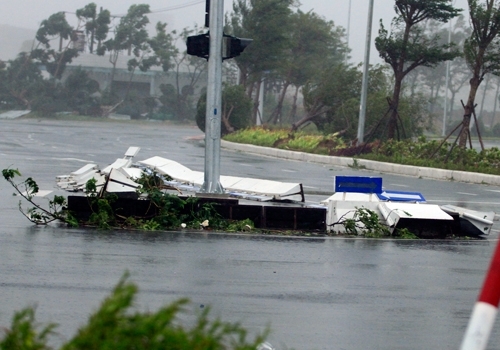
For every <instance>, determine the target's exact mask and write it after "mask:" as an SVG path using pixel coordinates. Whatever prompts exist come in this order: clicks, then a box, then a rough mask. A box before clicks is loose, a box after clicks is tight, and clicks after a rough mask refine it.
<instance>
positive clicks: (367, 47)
mask: <svg viewBox="0 0 500 350" xmlns="http://www.w3.org/2000/svg"><path fill="white" fill-rule="evenodd" d="M372 20H373V0H370V7H369V9H368V24H367V26H366V42H365V61H364V64H363V85H362V86H361V102H360V105H359V123H358V143H363V142H364V140H363V138H364V136H365V135H364V134H365V118H366V97H367V94H368V68H369V67H370V46H371V41H372Z"/></svg>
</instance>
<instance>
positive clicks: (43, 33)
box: [31, 12, 78, 79]
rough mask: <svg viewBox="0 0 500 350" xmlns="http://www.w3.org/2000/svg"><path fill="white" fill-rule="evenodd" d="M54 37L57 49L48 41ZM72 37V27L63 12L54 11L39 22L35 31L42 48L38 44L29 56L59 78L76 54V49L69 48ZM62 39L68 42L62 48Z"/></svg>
mask: <svg viewBox="0 0 500 350" xmlns="http://www.w3.org/2000/svg"><path fill="white" fill-rule="evenodd" d="M54 39H59V50H54V49H52V48H51V45H50V42H51V41H52V40H54ZM73 39H74V38H73V27H71V26H70V25H69V24H68V22H67V21H66V16H65V14H64V12H58V13H55V14H53V15H51V16H50V17H49V18H48V19H45V20H43V21H42V23H41V24H40V28H38V31H37V32H36V40H38V42H39V43H40V45H41V46H42V48H40V47H39V46H40V45H38V46H37V48H35V49H34V50H32V52H31V57H32V58H34V59H36V60H38V61H40V62H41V63H42V64H43V65H45V68H46V69H47V72H49V73H50V75H51V76H52V77H54V78H55V79H61V76H62V74H63V72H64V69H65V68H66V65H67V64H68V63H71V61H72V60H73V58H75V57H76V56H78V50H77V49H74V48H71V43H72V41H73ZM64 40H67V41H68V42H67V45H66V46H65V47H64V48H63V42H64Z"/></svg>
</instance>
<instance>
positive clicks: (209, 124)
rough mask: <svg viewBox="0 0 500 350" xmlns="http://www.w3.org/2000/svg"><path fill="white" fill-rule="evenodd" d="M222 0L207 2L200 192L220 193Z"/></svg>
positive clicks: (222, 190)
mask: <svg viewBox="0 0 500 350" xmlns="http://www.w3.org/2000/svg"><path fill="white" fill-rule="evenodd" d="M223 18H224V0H211V1H210V27H209V30H210V53H209V57H208V88H207V109H206V117H205V177H204V183H203V186H202V187H201V189H200V191H201V192H205V193H223V192H224V189H223V188H222V185H221V184H220V137H221V136H220V128H221V111H222V108H221V105H222V35H223V33H222V29H223V28H222V21H223Z"/></svg>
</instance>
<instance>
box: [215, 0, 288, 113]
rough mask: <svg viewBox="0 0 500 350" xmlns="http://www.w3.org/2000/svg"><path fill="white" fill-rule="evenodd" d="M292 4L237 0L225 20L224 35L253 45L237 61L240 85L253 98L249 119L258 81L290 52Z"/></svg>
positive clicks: (256, 100)
mask: <svg viewBox="0 0 500 350" xmlns="http://www.w3.org/2000/svg"><path fill="white" fill-rule="evenodd" d="M292 4H293V0H236V1H235V2H234V3H233V12H232V13H231V14H230V15H229V16H228V18H227V19H226V23H227V25H226V27H225V32H226V33H227V34H231V35H234V36H237V37H241V38H251V39H252V40H253V42H252V44H251V45H250V46H248V47H247V48H246V49H245V51H244V52H243V53H242V54H241V55H240V56H238V57H236V59H235V60H236V64H237V65H238V68H239V70H240V84H242V85H243V86H244V87H245V89H246V91H247V94H248V95H249V96H252V93H253V95H254V96H255V98H254V106H253V113H252V119H253V120H255V118H256V115H257V108H258V104H259V92H260V86H261V81H262V78H263V75H264V73H265V72H271V73H272V72H273V71H275V70H277V69H278V68H279V67H280V66H281V63H282V62H283V59H284V55H286V54H288V52H287V50H288V49H289V48H290V44H291V42H290V32H291V24H292V21H291V14H292V11H291V9H290V6H291V5H292Z"/></svg>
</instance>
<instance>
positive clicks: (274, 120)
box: [269, 81, 290, 125]
mask: <svg viewBox="0 0 500 350" xmlns="http://www.w3.org/2000/svg"><path fill="white" fill-rule="evenodd" d="M289 85H290V82H289V81H286V82H285V83H284V84H283V87H282V90H281V93H280V96H279V98H278V105H277V106H276V108H275V109H274V111H273V114H272V115H271V118H269V121H270V122H272V123H273V124H274V125H276V123H277V122H278V119H281V118H280V117H281V113H282V111H283V101H284V100H285V95H286V91H287V89H288V86H289Z"/></svg>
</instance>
